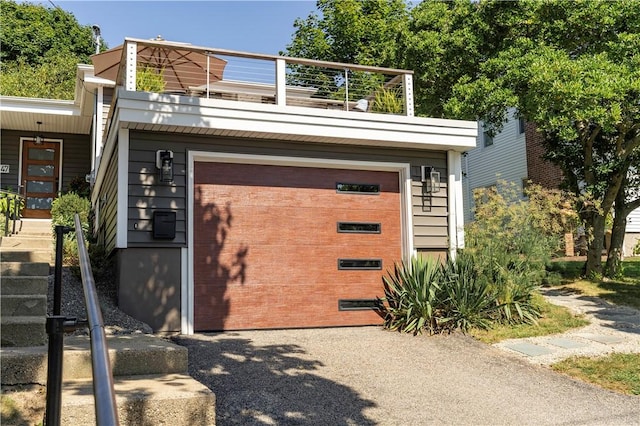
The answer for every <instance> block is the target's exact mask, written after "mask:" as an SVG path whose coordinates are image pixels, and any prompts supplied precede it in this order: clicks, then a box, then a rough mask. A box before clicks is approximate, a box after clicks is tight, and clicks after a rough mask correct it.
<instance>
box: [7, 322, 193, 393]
mask: <svg viewBox="0 0 640 426" xmlns="http://www.w3.org/2000/svg"><path fill="white" fill-rule="evenodd" d="M64 342H65V348H64V356H63V366H62V373H63V376H64V379H65V380H72V379H88V378H91V350H90V347H89V337H88V336H67V337H65V339H64ZM107 346H108V347H109V360H110V361H111V372H112V373H113V375H114V376H134V375H148V374H173V373H177V374H186V373H187V369H188V352H187V348H185V347H183V346H179V345H176V344H174V343H171V342H168V341H166V340H164V339H160V338H158V337H155V336H151V335H147V334H130V335H117V336H107ZM0 361H1V362H0V367H1V368H2V384H6V385H16V384H26V383H40V384H46V381H47V347H46V346H38V347H30V348H3V349H2V351H1V352H0Z"/></svg>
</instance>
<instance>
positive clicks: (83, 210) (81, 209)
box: [51, 192, 91, 234]
mask: <svg viewBox="0 0 640 426" xmlns="http://www.w3.org/2000/svg"><path fill="white" fill-rule="evenodd" d="M90 211H91V202H90V201H89V199H88V198H85V197H82V196H80V195H78V194H76V193H75V192H69V193H67V194H63V195H61V196H60V197H58V198H56V199H55V200H53V203H52V205H51V224H52V226H53V227H54V230H55V226H57V225H62V226H69V227H71V228H74V227H75V215H76V214H78V216H79V217H80V223H81V224H82V231H83V232H84V233H85V234H86V233H87V232H88V230H89V212H90Z"/></svg>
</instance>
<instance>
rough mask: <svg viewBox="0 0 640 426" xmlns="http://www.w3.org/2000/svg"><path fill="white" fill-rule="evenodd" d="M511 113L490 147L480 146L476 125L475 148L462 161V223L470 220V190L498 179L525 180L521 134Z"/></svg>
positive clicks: (520, 181)
mask: <svg viewBox="0 0 640 426" xmlns="http://www.w3.org/2000/svg"><path fill="white" fill-rule="evenodd" d="M514 113H515V110H514V109H510V110H509V111H508V117H509V120H508V121H507V122H506V123H505V125H504V128H503V129H502V131H501V132H500V133H498V134H497V135H495V136H494V138H493V145H491V146H487V147H485V146H484V140H483V132H484V128H483V125H482V122H478V137H477V143H476V148H474V149H472V150H470V151H467V153H466V158H465V157H463V159H462V168H463V191H464V201H463V202H464V220H465V223H466V222H470V221H471V220H473V207H474V205H473V190H474V189H476V188H482V187H487V186H490V185H494V184H495V183H496V182H497V181H498V180H499V179H500V180H505V181H507V182H515V183H516V184H517V185H519V186H521V185H522V181H523V179H526V178H527V152H526V145H525V134H524V133H520V130H519V125H518V119H517V118H515V117H514Z"/></svg>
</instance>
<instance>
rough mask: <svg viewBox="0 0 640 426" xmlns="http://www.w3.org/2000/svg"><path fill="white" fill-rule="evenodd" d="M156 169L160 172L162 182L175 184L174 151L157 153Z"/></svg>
mask: <svg viewBox="0 0 640 426" xmlns="http://www.w3.org/2000/svg"><path fill="white" fill-rule="evenodd" d="M156 168H157V169H158V170H159V171H160V182H161V183H171V182H173V151H164V150H159V151H156Z"/></svg>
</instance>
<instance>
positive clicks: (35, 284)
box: [0, 263, 49, 295]
mask: <svg viewBox="0 0 640 426" xmlns="http://www.w3.org/2000/svg"><path fill="white" fill-rule="evenodd" d="M39 265H47V264H46V263H45V264H39ZM48 268H49V265H47V269H48ZM48 286H49V277H48V276H40V277H38V276H27V277H16V276H11V275H10V276H3V277H2V280H1V281H0V289H1V294H2V295H14V294H23V295H27V294H30V295H40V294H43V295H46V294H47V288H48Z"/></svg>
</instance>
